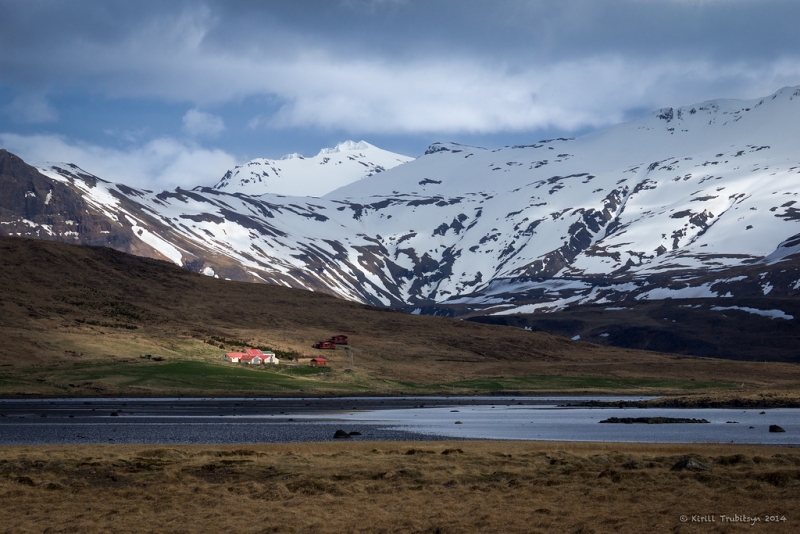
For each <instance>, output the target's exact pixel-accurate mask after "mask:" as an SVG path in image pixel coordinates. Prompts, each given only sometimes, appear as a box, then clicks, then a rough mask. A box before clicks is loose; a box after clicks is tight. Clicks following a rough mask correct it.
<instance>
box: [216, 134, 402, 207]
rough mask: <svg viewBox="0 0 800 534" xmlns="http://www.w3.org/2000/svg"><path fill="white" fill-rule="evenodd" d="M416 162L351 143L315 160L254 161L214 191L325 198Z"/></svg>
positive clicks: (230, 174)
mask: <svg viewBox="0 0 800 534" xmlns="http://www.w3.org/2000/svg"><path fill="white" fill-rule="evenodd" d="M412 159H413V158H410V157H408V156H404V155H402V154H395V153H394V152H389V151H387V150H383V149H380V148H378V147H376V146H373V145H371V144H369V143H367V142H366V141H359V142H355V141H349V140H348V141H343V142H341V143H339V144H337V145H336V146H335V147H333V148H323V149H322V150H320V151H319V153H318V154H317V155H316V156H313V157H305V156H303V155H301V154H298V153H293V154H287V155H285V156H283V157H282V158H281V159H277V160H274V159H265V158H259V159H254V160H251V161H249V162H247V163H245V164H244V165H238V166H237V167H235V168H233V169H231V170H229V171H227V172H226V173H225V175H224V176H223V177H222V179H221V180H220V181H219V182H218V183H217V184H216V185H215V186H214V189H217V190H219V191H225V192H226V193H244V194H246V195H252V196H258V195H263V194H267V193H273V194H279V195H292V196H322V195H325V194H327V193H329V192H331V191H333V190H335V189H338V188H340V187H342V186H345V185H348V184H351V183H353V182H356V181H358V180H361V179H362V178H366V177H369V176H372V175H374V174H377V173H379V172H383V171H385V170H388V169H391V168H393V167H396V166H398V165H400V164H401V163H405V162H407V161H411V160H412Z"/></svg>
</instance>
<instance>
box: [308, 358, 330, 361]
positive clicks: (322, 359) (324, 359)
mask: <svg viewBox="0 0 800 534" xmlns="http://www.w3.org/2000/svg"><path fill="white" fill-rule="evenodd" d="M311 361H312V362H327V361H328V359H327V358H311Z"/></svg>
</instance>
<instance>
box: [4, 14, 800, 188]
mask: <svg viewBox="0 0 800 534" xmlns="http://www.w3.org/2000/svg"><path fill="white" fill-rule="evenodd" d="M798 21H800V2H797V1H796V0H538V1H535V0H531V1H523V0H507V1H506V0H493V1H491V2H490V1H486V0H438V1H437V0H419V1H415V0H318V1H315V0H303V1H294V0H285V1H272V2H270V1H255V0H253V1H249V0H220V1H213V0H192V1H181V0H171V1H169V2H162V1H147V0H137V1H135V2H130V1H128V0H124V1H114V0H97V1H89V0H87V1H81V0H74V1H69V2H64V1H62V0H27V1H22V0H0V146H2V147H4V148H6V149H8V150H10V151H12V152H15V153H17V154H19V155H20V156H22V157H23V158H24V159H26V160H27V161H29V162H31V163H34V164H40V163H43V162H45V161H56V162H58V161H67V162H73V163H76V164H78V165H80V166H81V167H83V168H85V169H86V170H88V171H90V172H93V173H95V174H97V175H99V176H101V177H104V178H107V179H110V180H112V181H121V182H126V183H129V184H131V185H139V186H143V187H150V188H157V189H161V188H173V187H175V186H178V185H180V186H184V187H187V186H193V185H198V184H201V185H210V184H213V183H215V182H216V181H217V180H218V179H219V178H220V177H221V175H222V174H223V173H224V172H225V171H226V170H227V169H228V168H230V167H232V166H233V165H235V164H237V163H243V162H245V161H247V160H249V159H252V158H255V157H271V158H274V157H279V156H281V155H283V154H286V153H290V152H299V153H302V154H305V155H313V154H316V153H317V152H318V151H319V149H320V148H322V147H327V146H334V145H335V144H336V143H338V142H339V141H343V140H345V139H353V140H355V141H359V140H362V139H363V140H366V141H368V142H370V143H372V144H374V145H377V146H379V147H381V148H385V149H387V150H393V151H395V152H400V153H403V154H406V155H409V156H418V155H420V154H421V153H422V152H424V150H425V148H426V147H427V146H428V145H429V144H431V143H433V142H436V141H456V142H462V143H468V144H477V145H481V146H487V147H498V146H503V145H508V144H524V143H530V142H534V141H537V140H539V139H541V138H546V137H551V136H559V135H580V134H583V133H586V132H588V131H591V130H593V129H597V128H600V127H603V126H606V125H609V124H614V123H618V122H621V121H624V120H630V119H632V118H636V117H639V116H641V115H642V114H644V113H646V112H648V111H650V110H652V109H656V108H659V107H663V106H679V105H686V104H692V103H696V102H700V101H703V100H709V99H714V98H755V97H758V96H765V95H768V94H771V93H773V92H775V91H776V90H778V89H780V88H781V87H783V86H786V85H800V31H798V29H797V23H798Z"/></svg>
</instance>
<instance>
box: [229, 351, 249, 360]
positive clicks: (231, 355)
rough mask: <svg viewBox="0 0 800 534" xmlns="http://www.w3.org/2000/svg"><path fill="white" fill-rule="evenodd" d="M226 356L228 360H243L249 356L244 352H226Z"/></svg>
mask: <svg viewBox="0 0 800 534" xmlns="http://www.w3.org/2000/svg"><path fill="white" fill-rule="evenodd" d="M225 356H227V357H228V358H239V359H241V358H243V357H247V354H245V353H243V352H226V353H225Z"/></svg>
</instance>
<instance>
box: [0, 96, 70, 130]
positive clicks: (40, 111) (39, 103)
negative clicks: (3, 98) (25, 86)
mask: <svg viewBox="0 0 800 534" xmlns="http://www.w3.org/2000/svg"><path fill="white" fill-rule="evenodd" d="M3 111H5V113H6V114H7V115H8V116H10V117H11V119H12V120H13V121H14V122H20V123H26V124H40V123H45V122H55V121H57V120H58V111H57V110H56V108H54V107H53V105H52V104H50V102H48V101H47V98H45V96H44V95H41V94H35V93H28V94H23V95H20V96H18V97H16V98H15V99H14V100H12V101H11V103H10V104H9V105H7V106H5V108H3Z"/></svg>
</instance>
